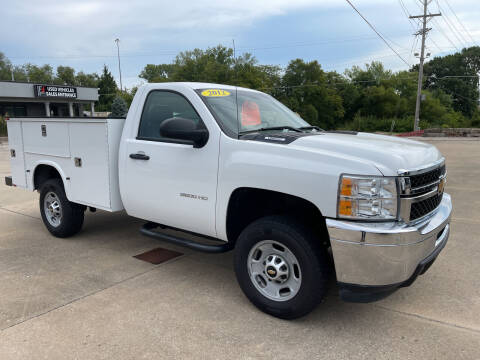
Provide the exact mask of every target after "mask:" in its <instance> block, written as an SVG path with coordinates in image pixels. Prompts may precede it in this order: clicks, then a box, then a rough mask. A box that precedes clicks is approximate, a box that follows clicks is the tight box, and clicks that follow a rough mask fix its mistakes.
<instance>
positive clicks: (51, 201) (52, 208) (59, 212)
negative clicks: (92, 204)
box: [40, 179, 84, 238]
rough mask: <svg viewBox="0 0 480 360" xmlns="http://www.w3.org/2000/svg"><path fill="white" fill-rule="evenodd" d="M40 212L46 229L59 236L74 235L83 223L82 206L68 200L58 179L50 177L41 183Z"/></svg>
mask: <svg viewBox="0 0 480 360" xmlns="http://www.w3.org/2000/svg"><path fill="white" fill-rule="evenodd" d="M40 213H41V215H42V220H43V223H44V224H45V227H46V228H47V229H48V231H49V232H50V233H51V234H52V235H53V236H56V237H59V238H66V237H69V236H72V235H75V234H76V233H78V232H79V231H80V230H81V228H82V225H83V219H84V211H83V207H82V206H81V205H79V204H75V203H72V202H70V201H68V199H67V196H66V195H65V190H64V188H63V183H62V181H61V180H60V179H50V180H47V181H46V182H45V183H43V184H42V186H41V188H40Z"/></svg>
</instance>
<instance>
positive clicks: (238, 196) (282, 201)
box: [227, 188, 330, 246]
mask: <svg viewBox="0 0 480 360" xmlns="http://www.w3.org/2000/svg"><path fill="white" fill-rule="evenodd" d="M268 215H284V216H291V217H293V218H295V219H297V220H300V221H302V222H304V223H305V224H307V225H308V226H309V227H310V228H311V229H313V230H314V232H315V233H316V234H318V236H319V239H321V240H322V241H323V242H325V246H329V242H330V241H329V237H328V231H327V227H326V224H325V218H324V217H323V215H322V214H321V212H320V210H319V209H318V208H317V207H316V206H315V205H314V204H312V203H311V202H310V201H308V200H305V199H302V198H300V197H297V196H293V195H289V194H285V193H281V192H277V191H271V190H264V189H255V188H239V189H236V190H235V191H234V192H233V193H232V195H231V197H230V201H229V204H228V210H227V237H228V241H233V242H235V241H236V240H237V238H238V236H239V235H240V233H241V232H242V230H243V229H244V228H245V227H246V226H247V225H249V224H250V223H252V222H253V221H255V220H257V219H259V218H262V217H264V216H268Z"/></svg>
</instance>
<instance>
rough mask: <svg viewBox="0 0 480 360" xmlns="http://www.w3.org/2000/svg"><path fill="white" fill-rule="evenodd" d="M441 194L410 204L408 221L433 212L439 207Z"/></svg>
mask: <svg viewBox="0 0 480 360" xmlns="http://www.w3.org/2000/svg"><path fill="white" fill-rule="evenodd" d="M442 197H443V193H441V194H437V195H434V196H432V197H429V198H428V199H425V200H422V201H419V202H416V203H413V204H412V207H411V208H410V221H412V220H415V219H419V218H421V217H422V216H424V215H427V214H428V213H431V212H432V211H433V210H435V209H436V208H437V206H438V205H440V202H441V201H442Z"/></svg>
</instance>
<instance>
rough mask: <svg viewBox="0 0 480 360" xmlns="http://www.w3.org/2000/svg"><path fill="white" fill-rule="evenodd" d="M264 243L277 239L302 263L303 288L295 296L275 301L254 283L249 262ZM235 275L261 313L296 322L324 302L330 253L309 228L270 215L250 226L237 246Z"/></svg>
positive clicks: (287, 219)
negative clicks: (248, 266)
mask: <svg viewBox="0 0 480 360" xmlns="http://www.w3.org/2000/svg"><path fill="white" fill-rule="evenodd" d="M262 240H275V241H278V242H280V243H282V244H284V245H285V246H287V247H288V248H289V249H290V251H292V252H293V253H294V254H295V256H296V258H297V260H298V261H299V263H300V268H301V271H302V285H301V287H300V290H299V292H298V293H297V295H295V297H293V298H292V299H290V300H287V301H273V300H271V299H268V298H266V297H265V296H263V295H262V294H261V293H260V292H259V291H258V290H257V289H256V287H255V286H254V285H253V284H252V281H251V279H250V276H249V274H248V268H247V259H248V254H249V252H250V250H251V248H252V247H253V246H254V245H255V244H256V243H258V242H259V241H262ZM235 273H236V276H237V280H238V283H239V284H240V287H241V288H242V290H243V292H244V293H245V295H246V296H247V298H248V299H249V300H250V301H251V302H252V303H253V304H254V305H255V306H257V307H258V308H259V309H260V310H262V311H264V312H265V313H267V314H270V315H273V316H275V317H278V318H282V319H296V318H299V317H302V316H305V315H307V314H308V313H310V312H311V311H312V310H313V309H315V307H316V306H317V305H318V304H319V303H320V302H321V301H322V299H323V297H324V295H325V293H326V290H327V281H328V277H329V273H330V266H329V262H328V258H327V252H326V250H325V248H324V247H322V246H321V239H319V238H318V235H315V233H314V232H313V231H311V230H310V229H309V228H308V227H307V226H306V225H304V224H303V223H301V222H299V221H298V220H295V219H293V218H291V217H286V216H267V217H264V218H261V219H259V220H257V221H254V222H253V223H251V224H250V225H248V226H247V227H246V228H245V229H244V230H243V231H242V233H241V234H240V236H239V238H238V240H237V243H236V246H235Z"/></svg>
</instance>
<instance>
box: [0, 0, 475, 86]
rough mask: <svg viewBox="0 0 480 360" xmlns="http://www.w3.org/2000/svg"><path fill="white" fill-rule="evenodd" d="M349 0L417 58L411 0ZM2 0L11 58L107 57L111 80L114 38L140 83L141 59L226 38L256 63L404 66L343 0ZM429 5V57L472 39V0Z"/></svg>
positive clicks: (82, 67)
mask: <svg viewBox="0 0 480 360" xmlns="http://www.w3.org/2000/svg"><path fill="white" fill-rule="evenodd" d="M351 2H352V4H354V5H355V7H356V8H357V9H358V10H359V11H360V12H361V13H362V14H363V15H364V16H365V17H366V18H367V20H368V21H369V22H370V23H371V24H372V25H373V26H374V27H375V28H376V29H377V30H378V31H379V32H380V33H381V34H382V35H383V36H384V37H385V38H386V39H387V40H388V41H389V43H390V45H391V46H392V47H393V48H394V49H395V50H396V51H397V52H398V53H399V54H400V56H401V57H403V58H404V60H405V61H406V62H407V63H408V64H410V65H413V64H415V63H417V62H418V59H417V58H416V57H415V55H414V53H415V52H418V51H419V46H420V41H418V40H419V39H418V37H417V39H416V37H415V36H413V35H412V34H413V33H414V32H415V31H416V29H417V28H418V27H419V24H418V22H414V21H410V20H409V19H408V18H407V15H406V14H411V15H417V14H420V13H421V4H420V0H383V1H380V0H376V1H374V0H351ZM1 9H2V20H1V22H0V52H3V53H4V54H5V55H6V56H7V57H8V58H9V59H10V60H11V61H12V63H14V64H24V63H33V64H37V65H42V64H50V65H52V66H53V67H56V66H58V65H65V66H72V67H73V68H75V70H76V71H84V72H88V73H91V72H97V73H100V72H101V70H102V67H103V65H104V64H106V65H107V66H108V67H109V69H110V70H111V72H112V74H113V75H114V77H115V78H116V80H117V82H118V78H119V70H118V60H117V47H116V44H115V39H117V38H118V39H120V42H119V46H120V55H121V69H122V78H123V86H124V87H128V88H130V87H132V86H135V85H138V84H140V83H142V79H140V78H139V77H138V75H139V73H140V72H141V71H142V69H143V68H144V66H145V65H146V64H161V63H171V62H172V61H173V59H174V58H175V55H176V54H177V53H178V52H180V51H185V50H192V49H194V48H201V49H206V48H208V47H213V46H216V45H219V44H222V45H225V46H230V47H231V46H232V43H233V40H234V41H235V46H236V52H237V54H241V53H243V52H249V53H252V54H253V55H254V56H255V57H256V58H257V59H258V61H259V63H261V64H274V65H280V66H282V67H285V66H286V65H287V64H288V62H289V61H290V60H292V59H296V58H303V59H304V60H308V61H311V60H317V61H319V63H320V64H321V65H322V68H323V69H325V70H336V71H338V72H340V73H343V71H344V70H345V69H346V68H350V67H351V66H353V65H359V66H364V65H365V64H366V63H369V62H371V61H373V60H377V61H382V62H383V63H384V65H385V66H386V67H388V68H390V69H393V70H403V69H407V68H408V66H407V65H406V64H405V63H404V62H403V61H402V60H401V59H400V58H399V57H398V56H397V55H395V54H394V52H393V51H392V50H390V49H389V48H388V47H387V45H386V44H385V43H384V42H383V41H382V40H381V39H380V38H379V37H378V36H377V35H376V34H375V33H374V32H373V30H372V29H371V28H370V27H369V26H368V25H367V24H366V23H365V22H364V20H362V18H361V17H360V16H359V15H358V14H357V13H356V12H355V11H354V10H353V9H352V8H351V7H350V5H349V4H348V2H347V1H345V0H289V1H287V0H241V1H238V0H222V1H217V0H208V1H207V0H195V1H186V0H176V1H164V0H135V1H132V0H131V1H123V0H116V1H115V0H102V1H91V0H82V1H78V0H76V1H71V0H43V1H38V0H15V1H6V0H2V3H1ZM439 10H440V11H439ZM429 11H430V12H431V13H437V12H442V14H443V16H442V17H437V18H436V19H435V20H434V21H432V22H430V23H429V27H432V31H430V33H429V37H428V39H427V49H428V50H427V51H428V52H430V53H431V56H432V57H433V56H436V55H445V54H448V53H452V52H455V51H457V49H461V48H462V47H465V46H473V45H476V44H480V22H478V18H479V15H480V3H479V2H478V0H455V1H454V0H433V1H431V3H430V4H429ZM415 45H416V46H415Z"/></svg>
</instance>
